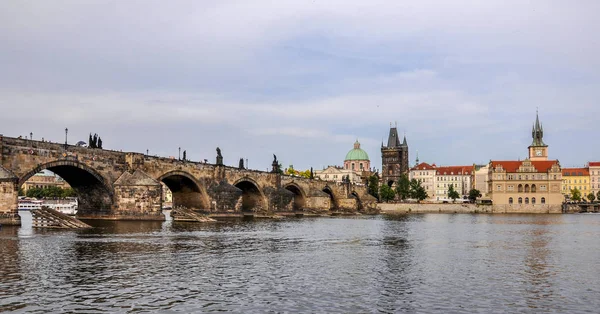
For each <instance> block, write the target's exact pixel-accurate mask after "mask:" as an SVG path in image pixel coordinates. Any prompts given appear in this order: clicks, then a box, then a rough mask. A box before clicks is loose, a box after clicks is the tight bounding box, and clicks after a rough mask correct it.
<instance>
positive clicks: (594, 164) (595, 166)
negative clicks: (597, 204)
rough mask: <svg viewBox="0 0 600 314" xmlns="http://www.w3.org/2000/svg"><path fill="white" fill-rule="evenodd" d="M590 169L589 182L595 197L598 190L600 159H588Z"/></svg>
mask: <svg viewBox="0 0 600 314" xmlns="http://www.w3.org/2000/svg"><path fill="white" fill-rule="evenodd" d="M588 166H589V170H590V181H591V182H590V183H591V187H590V188H591V189H592V192H593V193H594V194H595V195H596V199H598V198H600V197H598V196H599V195H598V192H600V161H590V162H589V164H588Z"/></svg>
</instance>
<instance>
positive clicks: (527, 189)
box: [525, 184, 529, 193]
mask: <svg viewBox="0 0 600 314" xmlns="http://www.w3.org/2000/svg"><path fill="white" fill-rule="evenodd" d="M525 193H529V184H525Z"/></svg>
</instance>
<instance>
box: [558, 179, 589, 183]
mask: <svg viewBox="0 0 600 314" xmlns="http://www.w3.org/2000/svg"><path fill="white" fill-rule="evenodd" d="M593 181H594V180H593V179H592V182H593ZM563 182H564V183H567V180H563ZM568 183H569V184H571V180H569V182H568ZM573 183H577V180H573ZM579 183H587V180H583V182H581V179H579Z"/></svg>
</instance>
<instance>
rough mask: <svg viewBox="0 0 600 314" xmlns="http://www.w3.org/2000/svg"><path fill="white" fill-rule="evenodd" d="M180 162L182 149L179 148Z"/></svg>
mask: <svg viewBox="0 0 600 314" xmlns="http://www.w3.org/2000/svg"><path fill="white" fill-rule="evenodd" d="M179 160H181V147H179Z"/></svg>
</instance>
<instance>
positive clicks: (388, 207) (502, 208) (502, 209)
mask: <svg viewBox="0 0 600 314" xmlns="http://www.w3.org/2000/svg"><path fill="white" fill-rule="evenodd" d="M377 208H378V209H379V210H381V212H382V213H443V214H457V213H458V214H476V213H488V214H561V213H562V205H546V204H544V205H542V204H536V205H531V204H529V205H521V206H519V205H479V204H452V203H449V204H416V203H390V204H388V203H380V204H377Z"/></svg>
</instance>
